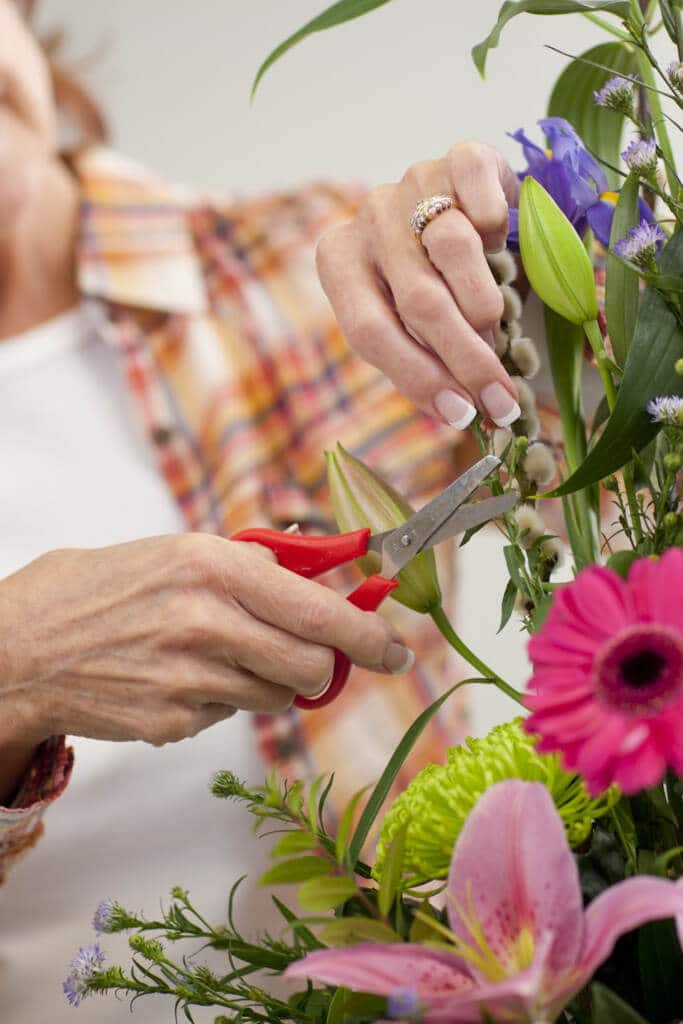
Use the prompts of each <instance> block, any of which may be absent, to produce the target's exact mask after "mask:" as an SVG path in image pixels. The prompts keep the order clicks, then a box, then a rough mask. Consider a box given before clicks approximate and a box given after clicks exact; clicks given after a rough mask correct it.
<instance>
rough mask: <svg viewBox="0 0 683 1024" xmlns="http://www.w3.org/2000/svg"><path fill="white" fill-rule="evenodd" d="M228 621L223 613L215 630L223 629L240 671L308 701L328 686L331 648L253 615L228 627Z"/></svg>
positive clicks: (235, 620)
mask: <svg viewBox="0 0 683 1024" xmlns="http://www.w3.org/2000/svg"><path fill="white" fill-rule="evenodd" d="M225 618H226V617H225V612H224V610H223V614H222V615H221V617H220V618H219V619H218V620H217V622H216V626H217V627H219V626H220V627H221V630H222V634H223V635H224V636H225V639H226V642H227V645H228V648H229V652H230V653H229V659H230V661H231V662H232V663H234V664H235V665H236V666H237V667H238V668H242V669H245V670H246V671H248V672H249V673H251V674H252V675H255V676H259V677H260V678H262V679H266V680H268V681H269V682H272V683H276V684H277V685H278V686H286V687H288V688H289V689H292V690H295V691H296V692H297V693H302V694H304V695H305V696H307V697H315V696H317V694H319V693H322V691H323V690H324V689H325V688H326V686H327V685H328V684H329V682H330V679H331V678H332V672H333V669H334V654H333V653H332V651H331V650H330V648H329V647H323V646H322V645H321V644H316V643H309V642H307V641H305V640H302V639H301V638H300V637H298V636H293V635H292V634H291V633H287V632H285V631H284V630H283V629H278V628H277V627H276V626H272V625H269V624H268V623H266V622H263V621H261V619H257V618H254V617H253V616H252V615H244V614H242V615H235V616H232V621H231V622H229V623H228V622H226V621H225Z"/></svg>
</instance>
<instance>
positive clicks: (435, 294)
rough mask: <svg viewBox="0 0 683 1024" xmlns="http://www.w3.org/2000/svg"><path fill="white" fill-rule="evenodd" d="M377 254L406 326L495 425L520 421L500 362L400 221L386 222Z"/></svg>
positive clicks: (509, 382) (513, 390) (509, 383)
mask: <svg viewBox="0 0 683 1024" xmlns="http://www.w3.org/2000/svg"><path fill="white" fill-rule="evenodd" d="M442 216H445V214H442ZM375 249H376V258H377V264H378V266H379V267H380V268H381V272H382V274H383V275H384V276H385V279H386V282H387V285H388V286H389V288H390V289H391V292H392V295H393V298H394V302H395V303H396V308H397V310H398V314H399V316H400V318H401V320H403V322H404V323H405V324H406V325H407V326H408V327H409V328H410V329H411V330H412V331H413V332H414V333H415V334H416V335H417V336H418V337H419V338H420V339H421V340H422V341H423V342H424V343H425V344H427V345H428V346H429V347H430V348H431V349H432V350H433V351H434V352H435V353H436V354H437V356H438V357H439V358H440V359H441V361H442V362H443V363H444V364H445V366H446V367H447V369H448V370H449V371H450V373H451V375H452V376H453V378H454V379H455V380H456V381H458V383H459V384H460V385H461V387H462V388H463V389H464V390H465V392H466V393H467V394H468V395H469V396H470V399H471V401H472V403H473V404H474V405H475V406H476V407H477V408H478V409H479V410H480V411H481V412H483V413H484V414H485V415H487V416H489V417H490V418H491V419H492V420H493V422H494V423H496V424H497V425H498V426H500V427H504V426H509V425H510V423H512V422H514V420H516V419H518V417H519V415H520V410H519V405H518V403H517V393H516V390H515V387H514V385H513V383H512V381H511V380H510V378H509V376H508V374H507V373H506V371H505V370H504V368H503V366H502V364H501V363H500V361H499V359H498V358H497V357H496V355H495V353H494V352H493V350H492V349H491V348H490V346H489V345H488V344H487V343H486V342H485V341H484V340H483V339H482V338H481V337H480V336H479V335H478V334H477V332H476V331H475V329H474V328H473V327H472V325H471V324H470V323H468V321H467V320H466V318H465V316H464V315H463V313H462V312H461V310H460V309H459V307H458V305H457V304H456V302H455V301H454V298H453V295H452V294H451V292H450V290H449V288H448V286H447V285H446V283H445V281H444V280H443V278H442V277H441V275H440V274H439V272H438V271H437V270H436V269H435V268H434V267H433V266H432V265H431V264H430V262H429V260H428V259H426V258H425V256H424V253H423V252H422V251H421V248H420V247H418V246H416V245H413V246H408V245H407V244H406V239H405V236H404V229H403V227H402V226H401V225H399V224H398V223H397V221H396V219H395V218H394V219H393V220H391V219H389V218H385V220H384V221H383V230H382V232H381V234H380V235H378V237H377V239H376V241H375ZM489 273H490V272H489Z"/></svg>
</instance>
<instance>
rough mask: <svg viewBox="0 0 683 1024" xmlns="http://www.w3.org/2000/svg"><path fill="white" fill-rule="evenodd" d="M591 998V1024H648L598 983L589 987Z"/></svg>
mask: <svg viewBox="0 0 683 1024" xmlns="http://www.w3.org/2000/svg"><path fill="white" fill-rule="evenodd" d="M591 995H592V996H593V1024H648V1022H647V1021H646V1020H645V1018H644V1017H641V1016H640V1014H639V1013H636V1011H635V1010H634V1009H632V1008H631V1007H630V1006H628V1005H627V1004H626V1003H625V1002H624V1001H623V999H620V998H619V996H617V995H615V994H614V992H612V991H611V989H608V988H605V986H604V985H600V984H599V982H595V984H594V985H593V986H592V987H591Z"/></svg>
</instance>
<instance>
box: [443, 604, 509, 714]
mask: <svg viewBox="0 0 683 1024" xmlns="http://www.w3.org/2000/svg"><path fill="white" fill-rule="evenodd" d="M430 614H431V616H432V619H433V620H434V623H435V624H436V626H437V628H438V630H439V632H440V633H441V634H442V636H443V637H445V639H446V640H447V641H448V643H449V644H450V645H451V647H452V648H453V650H454V651H457V652H458V654H459V655H460V656H461V658H464V659H465V661H466V662H468V664H470V665H471V666H472V667H473V668H476V670H477V672H480V673H481V675H482V676H484V677H485V678H486V679H490V680H491V682H492V683H493V684H494V686H497V687H498V689H499V690H500V691H501V692H502V693H504V694H506V695H507V696H508V697H511V698H512V700H516V701H517V703H518V704H522V703H523V701H522V695H521V693H520V692H519V690H515V688H514V686H510V684H509V683H506V682H505V680H504V679H501V677H500V676H499V675H498V674H497V673H496V672H494V671H493V669H490V668H489V667H488V665H486V664H485V663H484V662H483V661H481V659H480V658H478V657H477V655H476V654H475V653H474V651H471V650H470V649H469V647H468V646H467V644H466V643H465V642H464V640H461V639H460V637H459V636H458V634H457V633H456V632H455V630H454V629H453V627H452V625H451V623H450V621H449V619H448V616H447V615H446V613H445V611H444V610H443V608H442V606H441V605H437V607H436V608H432V610H431V612H430Z"/></svg>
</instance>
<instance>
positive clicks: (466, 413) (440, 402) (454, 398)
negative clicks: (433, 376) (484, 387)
mask: <svg viewBox="0 0 683 1024" xmlns="http://www.w3.org/2000/svg"><path fill="white" fill-rule="evenodd" d="M434 405H435V406H436V409H437V412H438V413H439V415H440V416H443V418H444V419H445V421H446V423H447V424H448V425H449V427H454V428H455V429H456V430H464V429H465V427H469V425H470V423H471V422H472V420H473V419H474V417H475V416H476V415H477V410H476V409H475V408H474V406H473V405H470V403H469V402H468V401H467V399H465V398H463V397H462V396H461V395H459V394H457V393H456V392H455V391H439V393H438V395H437V396H436V398H435V399H434Z"/></svg>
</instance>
